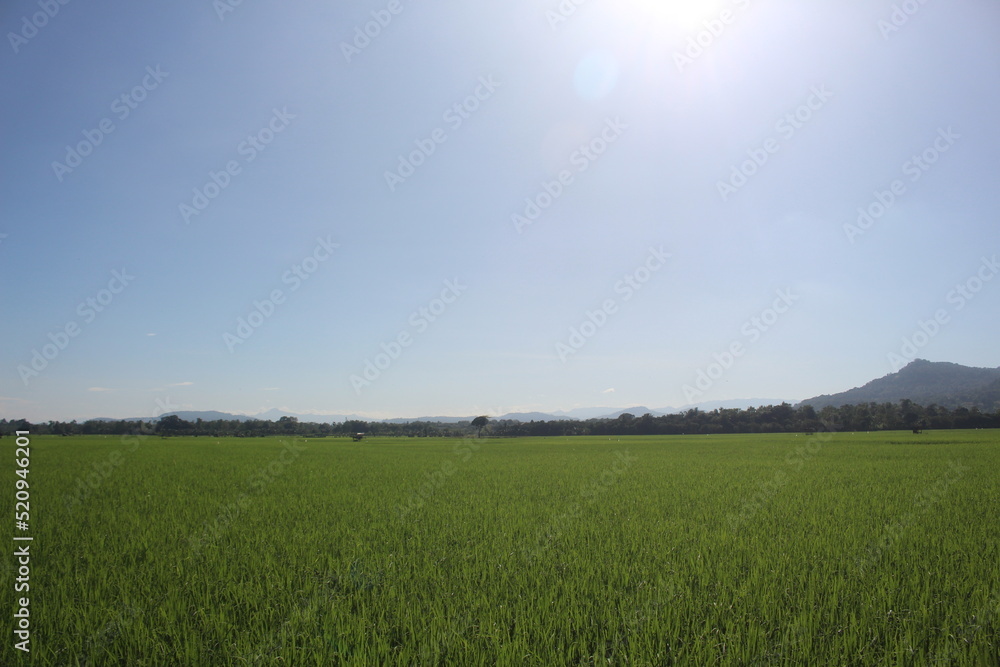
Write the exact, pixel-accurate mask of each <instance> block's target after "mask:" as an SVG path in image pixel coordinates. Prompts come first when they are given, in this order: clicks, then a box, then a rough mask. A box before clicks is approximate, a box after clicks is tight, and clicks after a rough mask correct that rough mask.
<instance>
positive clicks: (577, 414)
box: [550, 408, 618, 419]
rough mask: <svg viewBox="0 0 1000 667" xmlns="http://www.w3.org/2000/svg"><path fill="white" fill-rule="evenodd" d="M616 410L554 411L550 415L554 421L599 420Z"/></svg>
mask: <svg viewBox="0 0 1000 667" xmlns="http://www.w3.org/2000/svg"><path fill="white" fill-rule="evenodd" d="M617 409H618V408H573V409H572V410H556V411H555V412H552V413H550V414H551V415H552V416H553V417H554V418H556V419H599V418H601V417H603V416H604V415H607V414H611V413H612V412H614V411H615V410H617Z"/></svg>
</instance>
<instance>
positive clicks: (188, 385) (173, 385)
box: [167, 382, 194, 387]
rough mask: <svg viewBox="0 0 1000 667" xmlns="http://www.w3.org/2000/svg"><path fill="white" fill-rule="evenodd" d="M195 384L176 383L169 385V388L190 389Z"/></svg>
mask: <svg viewBox="0 0 1000 667" xmlns="http://www.w3.org/2000/svg"><path fill="white" fill-rule="evenodd" d="M193 384H194V382H175V383H174V384H168V385H167V386H168V387H190V386H191V385H193Z"/></svg>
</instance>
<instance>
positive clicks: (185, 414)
mask: <svg viewBox="0 0 1000 667" xmlns="http://www.w3.org/2000/svg"><path fill="white" fill-rule="evenodd" d="M170 415H177V416H178V417H180V418H181V419H183V420H184V421H186V422H193V421H197V420H199V419H201V420H203V421H207V422H212V421H216V420H218V419H222V420H224V421H239V422H245V421H247V420H248V419H254V417H247V416H246V415H234V414H230V413H228V412H217V411H216V410H201V411H198V410H181V411H179V412H167V413H165V414H163V415H161V416H162V417H169V416H170ZM159 419H160V417H155V418H154V417H150V418H148V419H146V420H145V421H158V420H159Z"/></svg>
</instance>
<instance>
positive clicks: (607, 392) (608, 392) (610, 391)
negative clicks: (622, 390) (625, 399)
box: [601, 387, 615, 394]
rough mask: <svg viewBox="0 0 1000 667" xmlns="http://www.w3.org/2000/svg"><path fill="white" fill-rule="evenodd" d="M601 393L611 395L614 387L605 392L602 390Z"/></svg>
mask: <svg viewBox="0 0 1000 667" xmlns="http://www.w3.org/2000/svg"><path fill="white" fill-rule="evenodd" d="M601 393H602V394H613V393H615V388H614V387H611V388H610V389H605V390H604V391H602V392H601Z"/></svg>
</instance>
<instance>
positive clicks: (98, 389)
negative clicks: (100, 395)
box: [87, 387, 114, 391]
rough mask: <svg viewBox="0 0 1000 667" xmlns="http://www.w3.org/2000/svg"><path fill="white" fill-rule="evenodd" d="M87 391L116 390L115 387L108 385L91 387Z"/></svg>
mask: <svg viewBox="0 0 1000 667" xmlns="http://www.w3.org/2000/svg"><path fill="white" fill-rule="evenodd" d="M87 391H114V389H108V388H107V387H90V388H89V389H87Z"/></svg>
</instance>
